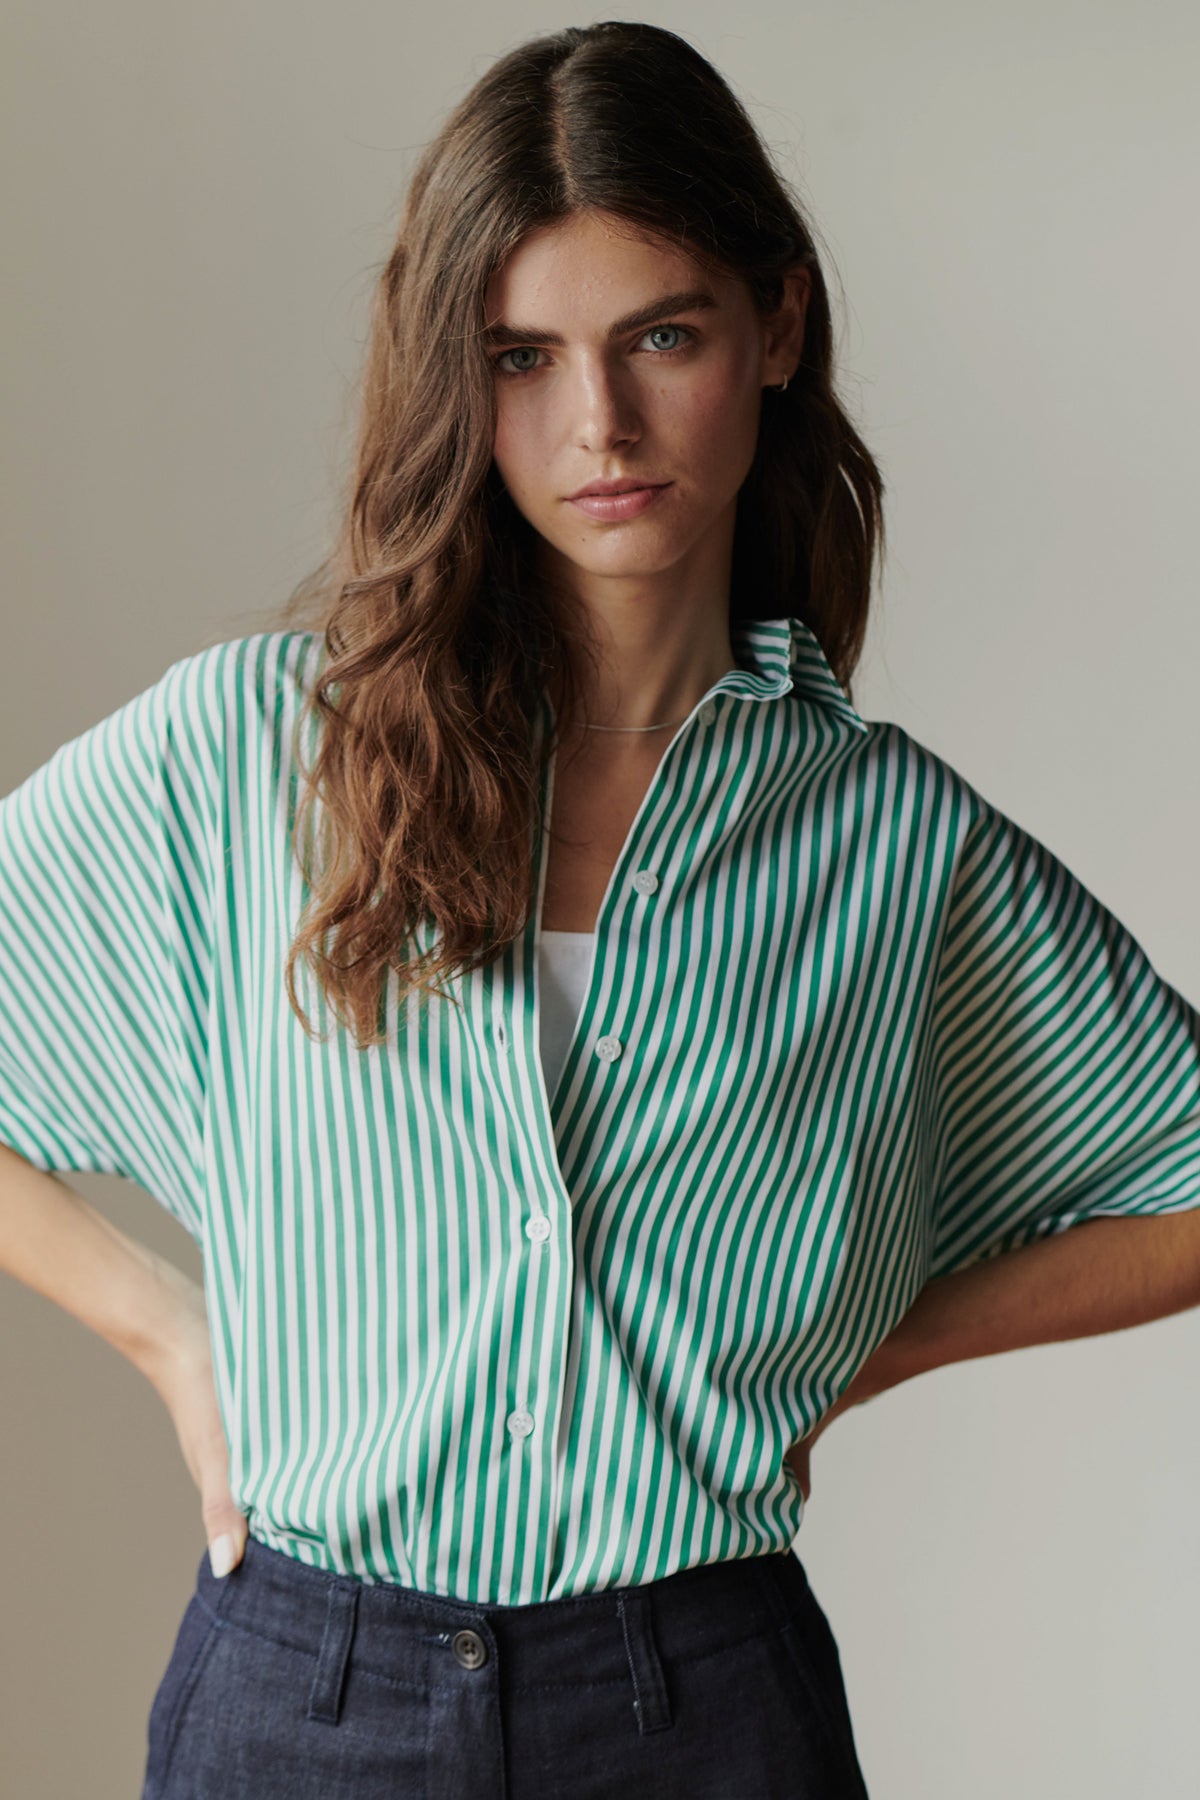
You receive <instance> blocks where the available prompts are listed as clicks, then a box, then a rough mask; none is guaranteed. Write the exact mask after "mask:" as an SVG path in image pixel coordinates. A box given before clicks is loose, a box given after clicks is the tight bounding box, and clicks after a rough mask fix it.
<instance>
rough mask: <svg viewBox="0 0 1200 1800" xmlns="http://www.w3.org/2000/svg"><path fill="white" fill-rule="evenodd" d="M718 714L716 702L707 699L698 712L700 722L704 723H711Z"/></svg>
mask: <svg viewBox="0 0 1200 1800" xmlns="http://www.w3.org/2000/svg"><path fill="white" fill-rule="evenodd" d="M716 716H717V708H716V703H715V702H714V701H712V700H706V701H705V702H704V704H703V706H702V707H701V708H700V712H699V714H698V717H699V720H700V723H701V724H702V725H711V724H712V722H713V720H714V719H715V718H716Z"/></svg>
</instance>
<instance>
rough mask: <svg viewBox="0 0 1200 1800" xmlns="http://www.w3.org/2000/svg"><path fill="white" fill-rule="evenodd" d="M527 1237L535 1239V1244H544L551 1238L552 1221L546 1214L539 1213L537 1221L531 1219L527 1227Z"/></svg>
mask: <svg viewBox="0 0 1200 1800" xmlns="http://www.w3.org/2000/svg"><path fill="white" fill-rule="evenodd" d="M525 1236H526V1237H530V1238H532V1239H533V1241H534V1243H535V1244H544V1243H545V1241H546V1239H547V1238H548V1237H549V1236H550V1221H549V1219H548V1218H547V1217H546V1215H545V1213H539V1214H538V1216H537V1218H536V1219H530V1220H528V1221H527V1223H526V1226H525Z"/></svg>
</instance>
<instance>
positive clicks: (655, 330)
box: [646, 325, 692, 356]
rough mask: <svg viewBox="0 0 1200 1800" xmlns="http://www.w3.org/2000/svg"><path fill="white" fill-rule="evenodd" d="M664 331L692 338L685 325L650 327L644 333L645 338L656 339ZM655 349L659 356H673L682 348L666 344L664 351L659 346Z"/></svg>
mask: <svg viewBox="0 0 1200 1800" xmlns="http://www.w3.org/2000/svg"><path fill="white" fill-rule="evenodd" d="M664 331H668V332H669V331H674V332H675V333H677V334H678V333H680V332H682V333H683V335H684V337H685V338H690V337H691V336H692V333H691V332H690V331H689V330H688V328H687V326H686V325H652V326H651V327H650V329H649V331H648V332H647V333H646V336H647V337H658V336H659V334H660V333H661V332H664ZM656 348H657V353H658V354H659V355H660V356H673V355H674V353H675V351H676V350H682V349H683V348H684V346H683V345H682V344H668V345H667V346H666V348H665V349H664V348H663V346H662V345H661V344H660V345H658V346H657V347H656Z"/></svg>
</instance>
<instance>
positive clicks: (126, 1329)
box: [0, 1144, 208, 1393]
mask: <svg viewBox="0 0 1200 1800" xmlns="http://www.w3.org/2000/svg"><path fill="white" fill-rule="evenodd" d="M0 1269H3V1270H4V1271H5V1272H6V1273H7V1274H9V1275H15V1276H16V1278H17V1280H18V1281H20V1282H22V1283H23V1284H24V1285H25V1286H26V1287H29V1288H32V1289H34V1290H35V1292H37V1293H39V1294H44V1295H45V1296H46V1298H47V1299H48V1300H52V1301H54V1303H55V1305H56V1306H61V1307H62V1308H63V1309H64V1310H65V1311H67V1312H69V1313H70V1314H71V1315H72V1316H73V1317H74V1318H76V1319H78V1320H79V1321H80V1322H81V1324H83V1325H86V1326H87V1327H88V1329H89V1330H90V1331H94V1332H96V1333H97V1334H98V1336H100V1337H102V1338H104V1340H105V1341H106V1342H107V1343H109V1344H111V1345H112V1347H113V1349H114V1350H117V1351H119V1352H120V1354H121V1355H122V1356H124V1357H125V1358H126V1359H127V1360H128V1361H129V1362H131V1363H133V1365H134V1367H135V1368H137V1369H138V1370H140V1372H141V1373H142V1374H143V1375H145V1376H146V1378H147V1379H148V1380H149V1381H150V1382H151V1383H152V1385H153V1386H154V1387H155V1388H156V1389H157V1390H158V1391H159V1392H160V1393H161V1392H162V1389H163V1384H164V1382H165V1381H166V1380H167V1379H168V1378H169V1375H170V1373H171V1371H172V1366H173V1364H174V1363H175V1362H176V1361H177V1360H178V1359H179V1358H180V1357H181V1356H183V1355H185V1354H189V1353H190V1354H195V1352H196V1351H197V1349H198V1347H199V1344H200V1342H201V1341H203V1343H204V1345H205V1346H207V1343H208V1315H207V1310H206V1308H205V1303H204V1293H203V1290H202V1289H201V1288H200V1287H198V1286H197V1284H196V1283H195V1282H194V1281H191V1280H189V1278H188V1277H187V1276H186V1275H185V1274H184V1273H183V1271H182V1270H181V1269H178V1268H176V1266H175V1264H174V1263H172V1262H168V1261H166V1260H165V1259H164V1258H163V1257H161V1256H157V1255H156V1254H155V1253H154V1251H152V1250H150V1249H149V1248H147V1246H146V1245H145V1244H140V1243H138V1242H136V1240H135V1239H133V1238H131V1237H127V1236H126V1235H125V1233H124V1232H123V1231H119V1230H118V1229H117V1227H116V1226H115V1225H113V1224H111V1223H110V1222H109V1220H108V1219H106V1218H105V1217H104V1215H103V1214H102V1213H100V1212H98V1211H97V1210H96V1208H95V1207H94V1206H90V1205H89V1204H88V1202H87V1201H86V1200H84V1199H83V1197H82V1196H81V1195H79V1194H76V1193H75V1192H74V1191H73V1190H72V1189H71V1188H69V1187H68V1186H67V1185H66V1183H65V1182H62V1181H60V1180H59V1178H58V1176H57V1175H52V1174H46V1173H44V1172H43V1171H42V1170H41V1169H37V1168H35V1167H34V1166H33V1164H32V1163H30V1162H27V1161H26V1160H25V1158H24V1157H22V1156H19V1155H18V1154H17V1152H16V1151H15V1150H12V1149H10V1148H9V1146H8V1145H7V1144H0Z"/></svg>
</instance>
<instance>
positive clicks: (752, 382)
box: [485, 212, 807, 589]
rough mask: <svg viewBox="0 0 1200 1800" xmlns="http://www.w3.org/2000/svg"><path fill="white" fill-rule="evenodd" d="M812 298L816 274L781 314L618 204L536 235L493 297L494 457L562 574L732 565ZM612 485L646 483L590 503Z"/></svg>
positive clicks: (641, 576)
mask: <svg viewBox="0 0 1200 1800" xmlns="http://www.w3.org/2000/svg"><path fill="white" fill-rule="evenodd" d="M806 299H807V277H806V275H805V273H804V272H803V271H800V272H799V274H798V275H797V276H796V277H794V278H792V279H791V281H790V283H789V289H788V299H787V300H786V301H785V303H784V306H783V308H781V310H780V313H779V314H778V315H777V317H776V320H775V321H774V322H765V323H764V322H763V321H762V320H761V319H760V317H759V315H758V313H757V311H756V309H755V307H754V304H753V301H752V299H751V296H750V291H749V289H748V287H747V286H746V285H745V283H743V282H741V281H738V280H736V279H734V278H733V277H728V276H721V277H715V276H713V275H710V274H708V273H707V272H705V271H702V270H701V269H700V268H699V266H698V265H697V264H696V263H695V262H693V261H692V259H691V258H690V257H689V256H688V255H687V254H686V253H685V252H683V251H681V250H678V249H676V248H674V247H673V246H671V245H669V244H666V243H663V242H660V241H658V240H654V239H650V240H647V238H646V237H644V236H637V235H635V234H634V232H633V230H632V229H631V228H630V227H629V225H628V224H627V223H626V222H624V221H621V220H616V219H613V218H611V217H610V216H608V215H605V214H600V213H594V212H587V213H577V214H574V215H572V216H571V217H570V218H568V219H566V220H563V221H560V222H558V223H556V224H554V225H551V226H546V227H544V228H542V229H541V230H539V231H537V232H534V233H531V234H530V236H529V237H527V238H525V239H524V240H523V241H522V243H521V244H520V245H519V246H518V247H517V249H516V250H515V251H514V252H513V254H512V255H511V256H510V257H509V259H508V261H507V262H506V263H505V264H504V265H503V267H502V268H501V269H500V270H498V271H497V272H496V274H495V275H494V276H493V277H492V280H491V281H490V282H489V284H488V289H487V294H486V298H485V305H486V321H487V326H488V328H489V331H488V335H487V338H486V340H485V341H486V343H487V347H488V354H489V356H490V357H491V359H492V370H493V380H494V384H495V392H496V416H497V424H496V438H495V445H494V453H493V454H494V460H495V464H496V467H497V469H498V471H499V474H500V476H501V478H502V479H503V481H504V484H505V486H506V488H507V489H508V492H509V494H510V496H511V497H512V500H513V502H514V504H515V505H516V506H517V508H518V509H519V511H520V512H521V513H522V514H523V515H524V517H525V518H526V519H527V520H528V521H529V523H530V524H531V525H532V526H533V527H534V529H535V530H536V531H537V532H538V533H539V535H540V536H541V538H542V539H543V552H544V556H545V558H546V562H547V566H548V567H549V568H550V570H552V571H553V572H555V573H556V574H557V575H558V576H559V577H560V578H561V577H564V576H565V577H566V578H567V579H568V580H571V579H572V578H574V579H573V585H575V586H576V587H577V588H583V589H587V588H589V587H593V586H594V583H595V582H596V581H597V580H600V581H607V582H612V581H618V582H620V581H621V580H622V579H625V580H628V579H633V580H635V581H640V582H644V581H645V580H646V579H647V578H650V577H665V578H668V579H670V578H672V576H685V577H687V578H688V579H689V580H690V579H692V578H693V577H695V576H697V575H699V576H701V577H702V576H703V574H704V572H705V570H706V568H707V567H710V566H711V567H715V566H716V565H718V564H719V563H720V561H721V559H722V558H725V559H726V562H727V558H728V555H729V553H730V549H731V546H732V538H733V520H734V513H735V504H736V497H737V492H738V489H739V488H740V487H741V485H742V483H743V482H744V480H745V478H746V475H747V474H748V472H749V470H750V466H751V463H752V461H753V458H754V451H755V445H756V442H757V437H758V425H759V415H760V411H761V407H762V403H763V400H762V395H763V388H764V385H765V384H767V383H777V382H780V381H782V380H783V377H784V376H785V375H791V374H792V373H793V372H794V370H795V367H796V364H797V363H798V361H799V359H800V353H801V347H802V344H803V336H804V305H805V301H806ZM769 398H770V399H772V400H773V399H774V396H769ZM612 481H618V482H621V483H622V484H629V483H639V484H642V487H643V491H642V492H641V493H639V494H635V495H631V496H630V498H629V499H627V500H625V501H623V502H620V503H614V502H611V501H610V502H609V503H607V504H605V503H603V502H601V503H598V504H596V503H594V504H592V505H591V506H588V505H586V504H580V503H579V502H577V501H575V500H574V499H573V498H572V496H574V495H576V494H578V493H579V491H580V490H581V489H582V490H585V491H586V490H587V489H588V488H592V487H595V486H596V485H597V484H598V483H604V482H612ZM645 488H650V489H652V490H654V491H652V492H651V493H650V494H647V493H646V492H645V491H644V490H645Z"/></svg>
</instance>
